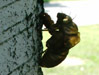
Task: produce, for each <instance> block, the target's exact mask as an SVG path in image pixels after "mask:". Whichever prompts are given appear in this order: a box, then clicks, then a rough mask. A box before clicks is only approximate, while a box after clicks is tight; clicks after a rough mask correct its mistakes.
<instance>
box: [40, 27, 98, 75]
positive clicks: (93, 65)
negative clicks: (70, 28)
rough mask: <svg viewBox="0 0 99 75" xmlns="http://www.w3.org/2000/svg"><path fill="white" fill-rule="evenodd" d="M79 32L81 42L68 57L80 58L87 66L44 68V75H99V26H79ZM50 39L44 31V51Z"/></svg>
mask: <svg viewBox="0 0 99 75" xmlns="http://www.w3.org/2000/svg"><path fill="white" fill-rule="evenodd" d="M79 32H80V34H81V41H80V43H79V44H78V45H76V46H75V47H73V48H72V49H71V50H70V52H69V54H68V57H77V58H80V59H82V60H83V61H84V62H85V64H83V65H79V66H66V65H64V66H60V65H59V66H57V67H54V68H42V70H43V73H44V75H99V25H89V26H79ZM49 37H50V35H49V33H48V32H44V31H43V38H44V40H43V45H44V49H45V48H46V47H45V44H46V40H47V39H48V38H49ZM82 68H83V70H82Z"/></svg>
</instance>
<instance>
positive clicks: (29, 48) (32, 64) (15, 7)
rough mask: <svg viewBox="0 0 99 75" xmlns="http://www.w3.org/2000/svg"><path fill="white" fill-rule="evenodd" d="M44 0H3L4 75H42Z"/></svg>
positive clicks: (0, 73) (0, 51) (0, 57)
mask: <svg viewBox="0 0 99 75" xmlns="http://www.w3.org/2000/svg"><path fill="white" fill-rule="evenodd" d="M42 12H43V1H42V0H0V75H42V72H41V69H40V67H39V65H38V61H39V57H40V51H41V50H42V43H41V39H42V36H41V27H42V23H41V22H40V21H41V20H40V18H39V14H40V13H42Z"/></svg>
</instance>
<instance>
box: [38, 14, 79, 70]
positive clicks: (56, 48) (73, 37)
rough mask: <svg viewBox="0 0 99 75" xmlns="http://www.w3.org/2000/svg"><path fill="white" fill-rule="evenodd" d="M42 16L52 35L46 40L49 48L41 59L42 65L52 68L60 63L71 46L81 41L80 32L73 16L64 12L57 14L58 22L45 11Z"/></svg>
mask: <svg viewBox="0 0 99 75" xmlns="http://www.w3.org/2000/svg"><path fill="white" fill-rule="evenodd" d="M42 18H43V23H44V25H45V26H46V28H47V29H48V31H49V33H50V34H51V35H52V36H51V37H50V38H49V39H48V41H47V42H46V46H47V49H46V51H45V52H44V55H43V56H42V58H41V60H40V66H41V67H47V68H51V67H54V66H57V65H58V64H60V63H61V62H62V61H63V60H64V59H65V58H66V56H67V55H68V53H69V50H70V48H72V47H74V46H75V45H76V44H78V43H79V41H80V33H79V32H78V27H77V25H76V24H75V23H74V22H73V21H72V19H71V17H70V16H68V15H66V14H64V13H58V14H57V22H56V24H54V22H53V20H52V19H51V17H50V16H49V15H48V14H47V13H44V14H43V16H42Z"/></svg>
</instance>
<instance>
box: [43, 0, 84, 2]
mask: <svg viewBox="0 0 99 75" xmlns="http://www.w3.org/2000/svg"><path fill="white" fill-rule="evenodd" d="M44 1H45V2H50V1H86V0H44Z"/></svg>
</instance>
